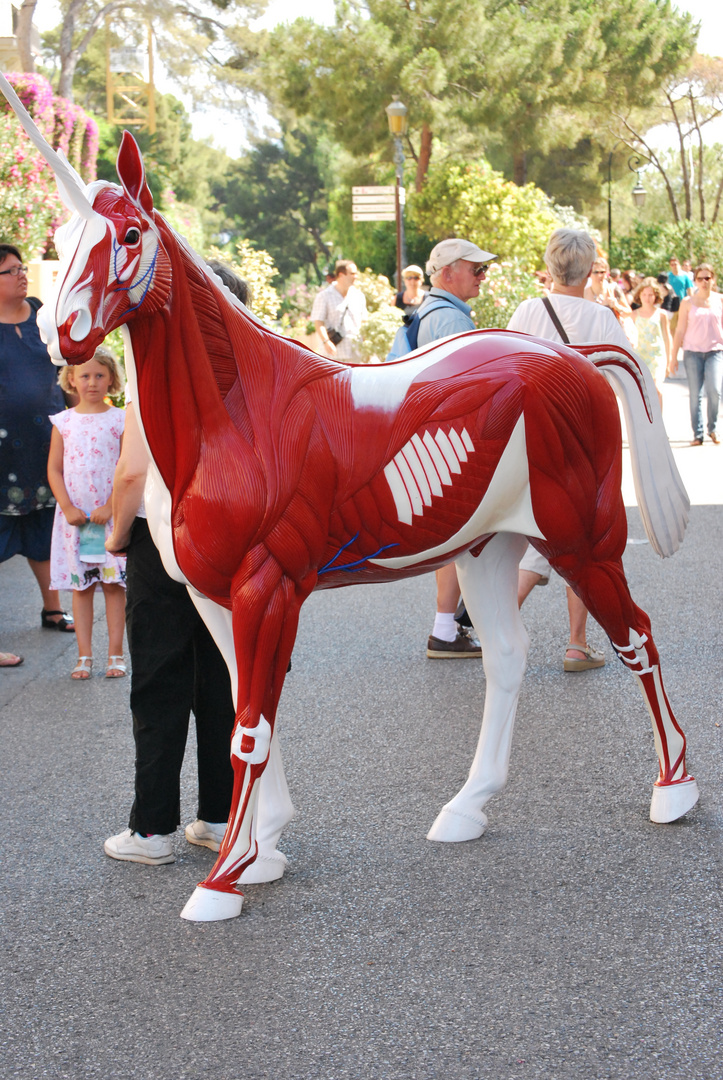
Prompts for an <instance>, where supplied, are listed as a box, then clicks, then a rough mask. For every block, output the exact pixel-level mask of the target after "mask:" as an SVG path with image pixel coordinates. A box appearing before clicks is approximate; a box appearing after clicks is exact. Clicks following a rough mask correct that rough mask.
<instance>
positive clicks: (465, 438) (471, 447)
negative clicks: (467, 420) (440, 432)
mask: <svg viewBox="0 0 723 1080" xmlns="http://www.w3.org/2000/svg"><path fill="white" fill-rule="evenodd" d="M462 442H463V443H464V445H465V446H466V447H467V449H468V450H469V452H470V454H473V453H474V443H473V442H472V440H471V439H470V437H469V432H468V431H467V428H462Z"/></svg>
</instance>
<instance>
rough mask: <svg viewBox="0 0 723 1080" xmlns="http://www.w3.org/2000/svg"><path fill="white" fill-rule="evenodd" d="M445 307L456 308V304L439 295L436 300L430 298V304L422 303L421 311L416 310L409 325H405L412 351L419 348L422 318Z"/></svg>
mask: <svg viewBox="0 0 723 1080" xmlns="http://www.w3.org/2000/svg"><path fill="white" fill-rule="evenodd" d="M443 307H447V308H454V309H455V310H456V305H455V304H450V302H449V300H444V299H443V298H442V297H441V296H439V297H435V299H434V300H430V302H429V303H428V304H422V307H421V310H420V311H415V313H414V316H413V318H412V321H411V322H410V324H409V326H407V327H405V330H406V334H407V341H408V342H409V351H410V352H414V350H415V349H416V348H417V340H418V338H419V325H420V323H421V321H422V319H424V318H426V317H427V315H431V313H432V312H433V311H437V310H438V309H439V308H443Z"/></svg>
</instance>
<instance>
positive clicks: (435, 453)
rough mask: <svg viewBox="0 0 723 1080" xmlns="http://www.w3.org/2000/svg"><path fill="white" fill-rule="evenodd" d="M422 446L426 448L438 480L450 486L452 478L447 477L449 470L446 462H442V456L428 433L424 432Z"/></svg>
mask: <svg viewBox="0 0 723 1080" xmlns="http://www.w3.org/2000/svg"><path fill="white" fill-rule="evenodd" d="M424 445H425V446H426V447H427V450H429V454H430V457H431V458H432V461H433V462H434V464H435V467H436V469H437V472H438V473H439V479H440V480H441V481H442V483H443V484H451V483H452V477H451V476H450V475H449V469H448V468H447V462H446V461H445V460H444V455H443V454H442V452H441V450H440V449H439V447H438V446H437V444H436V442H435V441H434V439H433V438H432V436H431V434H430V433H429V432H428V431H425V433H424Z"/></svg>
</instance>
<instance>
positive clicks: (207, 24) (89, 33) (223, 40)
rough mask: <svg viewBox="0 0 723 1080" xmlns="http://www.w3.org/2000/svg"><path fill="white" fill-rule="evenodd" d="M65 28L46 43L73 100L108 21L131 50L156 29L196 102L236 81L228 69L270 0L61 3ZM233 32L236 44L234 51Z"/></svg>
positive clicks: (166, 57) (170, 66) (172, 69)
mask: <svg viewBox="0 0 723 1080" xmlns="http://www.w3.org/2000/svg"><path fill="white" fill-rule="evenodd" d="M59 6H60V14H61V23H60V25H59V27H58V28H57V30H56V32H55V35H54V38H47V39H46V41H48V43H49V47H50V48H51V51H52V55H53V57H54V58H55V60H56V62H57V66H58V91H59V93H60V94H61V95H62V96H64V97H66V98H68V99H69V100H72V98H73V88H74V78H75V72H76V69H77V66H78V64H79V63H80V61H81V59H82V58H83V56H84V55H85V54H86V52H87V50H88V49H89V48H90V46H91V45H92V44H93V43H94V41H97V37H96V35H97V34H98V31H99V30H100V28H101V27H102V26H103V25H104V24H105V22H106V20H110V21H112V25H113V30H114V32H115V33H116V34H117V35H118V36H120V38H121V39H122V41H123V43H124V44H125V45H128V46H143V45H145V43H146V35H147V28H148V25H149V24H152V26H153V31H154V39H155V42H156V49H157V51H158V55H159V57H160V59H161V60H162V62H163V64H164V66H165V68H166V70H167V71H168V72H169V73H170V74H171V76H172V77H174V78H176V79H177V80H178V81H179V82H181V83H182V84H183V85H184V88H185V89H186V90H188V92H189V93H191V94H192V95H193V96H194V99H195V100H197V101H201V102H203V101H208V100H209V98H210V97H211V96H212V95H213V94H214V92H215V90H216V89H217V87H219V86H223V87H226V88H228V87H229V86H233V85H234V84H235V82H236V81H237V80H236V78H235V68H234V65H233V64H231V65H230V64H229V59H230V57H231V55H232V52H234V53H236V54H237V53H238V52H239V51H240V50H241V49H242V43H243V42H244V41H245V40H248V41H249V42H251V41H252V39H253V35H250V33H249V32H248V29H247V24H248V21H249V20H250V19H255V18H257V17H258V16H259V15H261V14H263V11H264V9H265V7H266V0H183V2H180V0H179V2H176V0H141V2H137V3H134V4H133V5H132V6H130V5H127V4H125V3H124V0H60V5H59ZM229 30H230V31H231V33H232V35H233V39H234V45H233V47H232V45H231V40H230V39H229Z"/></svg>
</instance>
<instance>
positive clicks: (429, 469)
mask: <svg viewBox="0 0 723 1080" xmlns="http://www.w3.org/2000/svg"><path fill="white" fill-rule="evenodd" d="M412 445H413V446H414V449H415V450H416V451H417V453H418V454H419V460H420V461H421V463H422V465H423V467H424V471H425V473H426V474H427V480H429V486H430V488H431V489H432V494H433V495H441V494H442V485H441V484H440V482H439V473H438V472H437V470H436V469H435V467H434V462H433V461H432V459H431V457H430V456H429V451H428V450H427V447H426V446H425V445H424V443H423V442H422V440H421V439H420V438H419V435H416V434H415V435H413V436H412Z"/></svg>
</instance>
